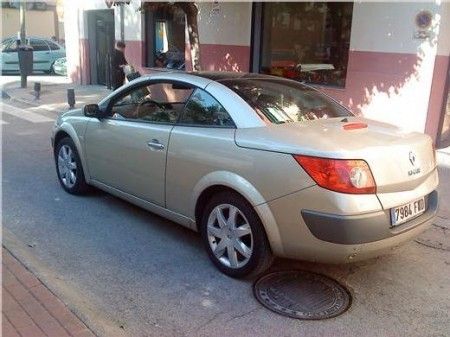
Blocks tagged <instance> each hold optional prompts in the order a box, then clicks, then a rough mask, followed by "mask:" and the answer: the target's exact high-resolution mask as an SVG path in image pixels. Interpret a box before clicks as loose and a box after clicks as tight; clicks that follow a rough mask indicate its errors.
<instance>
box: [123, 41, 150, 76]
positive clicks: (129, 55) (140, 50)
mask: <svg viewBox="0 0 450 337" xmlns="http://www.w3.org/2000/svg"><path fill="white" fill-rule="evenodd" d="M125 45H126V48H125V58H126V59H127V62H128V64H131V65H132V66H133V67H135V68H136V70H138V71H142V68H143V65H144V58H145V56H144V41H125Z"/></svg>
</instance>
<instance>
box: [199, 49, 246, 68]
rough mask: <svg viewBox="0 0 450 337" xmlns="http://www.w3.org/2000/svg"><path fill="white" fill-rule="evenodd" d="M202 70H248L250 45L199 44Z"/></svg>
mask: <svg viewBox="0 0 450 337" xmlns="http://www.w3.org/2000/svg"><path fill="white" fill-rule="evenodd" d="M200 60H201V64H202V70H207V71H249V65H250V47H248V46H232V45H219V44H201V45H200Z"/></svg>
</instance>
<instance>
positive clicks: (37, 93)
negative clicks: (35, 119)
mask: <svg viewBox="0 0 450 337" xmlns="http://www.w3.org/2000/svg"><path fill="white" fill-rule="evenodd" d="M34 97H35V98H36V99H39V98H40V97H41V83H40V82H35V83H34Z"/></svg>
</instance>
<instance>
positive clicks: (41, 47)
mask: <svg viewBox="0 0 450 337" xmlns="http://www.w3.org/2000/svg"><path fill="white" fill-rule="evenodd" d="M30 44H31V47H33V51H48V45H47V43H46V42H45V41H44V40H38V39H31V41H30Z"/></svg>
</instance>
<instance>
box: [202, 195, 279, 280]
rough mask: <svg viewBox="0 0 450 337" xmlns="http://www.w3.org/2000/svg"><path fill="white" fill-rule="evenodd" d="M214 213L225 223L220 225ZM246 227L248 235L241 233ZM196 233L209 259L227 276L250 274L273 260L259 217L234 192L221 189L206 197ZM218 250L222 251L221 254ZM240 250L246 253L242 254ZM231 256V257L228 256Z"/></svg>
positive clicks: (265, 267)
mask: <svg viewBox="0 0 450 337" xmlns="http://www.w3.org/2000/svg"><path fill="white" fill-rule="evenodd" d="M235 209H237V211H236V210H235ZM218 213H221V214H222V215H223V216H224V217H222V219H223V220H226V225H225V226H223V227H222V228H220V227H221V225H220V224H219V220H218V218H219V217H220V216H218V215H217V214H218ZM231 214H235V216H234V219H235V221H234V222H235V224H234V226H233V220H230V219H231V218H232V216H231ZM223 220H222V224H223V223H224V222H223ZM247 225H248V226H247ZM233 227H234V229H233ZM249 230H250V234H246V235H245V234H244V233H246V232H248V231H249ZM200 232H201V236H202V240H203V243H204V245H205V248H206V250H207V252H208V255H209V258H210V259H211V261H212V262H213V263H214V265H215V266H216V267H217V268H218V269H219V270H220V271H221V272H223V273H224V274H226V275H228V276H231V277H234V278H243V277H247V278H249V277H254V276H257V275H259V274H261V273H263V272H264V271H265V270H267V269H268V268H269V267H270V266H271V264H272V262H273V255H272V252H271V249H270V244H269V241H268V240H267V236H266V233H265V230H264V227H263V224H262V223H261V220H260V219H259V217H258V215H257V214H256V212H255V210H254V209H253V207H252V205H251V204H250V203H249V202H248V201H247V200H245V198H243V197H242V196H241V195H239V194H237V193H234V192H229V191H226V192H221V193H218V194H216V195H214V196H213V197H212V198H211V199H210V200H209V202H208V203H207V205H206V206H205V209H204V211H203V214H202V218H201V223H200ZM224 232H226V235H225V234H224ZM215 235H218V236H215ZM222 240H224V241H223V242H222ZM224 245H226V248H225V249H223V247H224ZM236 247H238V248H239V249H236ZM244 248H245V249H244ZM249 248H250V249H249ZM222 250H223V251H224V252H223V254H222V255H221V252H222ZM233 250H234V253H233ZM229 251H230V252H231V255H230V254H229ZM241 251H243V252H244V253H245V254H246V255H249V256H247V257H246V256H245V255H242V254H241ZM249 252H251V253H250V254H249ZM233 256H234V258H231V257H233ZM233 262H234V263H233ZM236 262H237V263H236Z"/></svg>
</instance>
